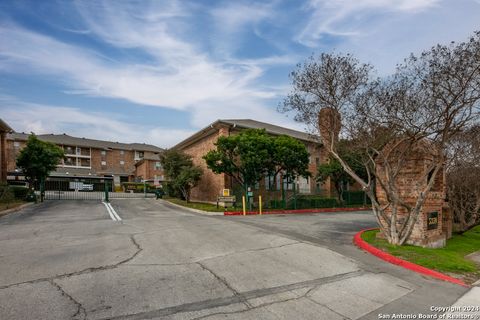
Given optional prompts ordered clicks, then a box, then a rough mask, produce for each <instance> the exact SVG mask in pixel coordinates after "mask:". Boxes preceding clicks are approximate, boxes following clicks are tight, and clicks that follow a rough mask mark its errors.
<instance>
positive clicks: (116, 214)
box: [107, 202, 122, 221]
mask: <svg viewBox="0 0 480 320" xmlns="http://www.w3.org/2000/svg"><path fill="white" fill-rule="evenodd" d="M107 205H108V206H109V207H110V209H111V210H112V213H113V215H114V216H115V218H117V221H122V218H120V216H119V215H118V213H117V211H115V209H113V207H112V204H111V203H110V202H109V203H107Z"/></svg>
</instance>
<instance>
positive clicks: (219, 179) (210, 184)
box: [173, 119, 332, 202]
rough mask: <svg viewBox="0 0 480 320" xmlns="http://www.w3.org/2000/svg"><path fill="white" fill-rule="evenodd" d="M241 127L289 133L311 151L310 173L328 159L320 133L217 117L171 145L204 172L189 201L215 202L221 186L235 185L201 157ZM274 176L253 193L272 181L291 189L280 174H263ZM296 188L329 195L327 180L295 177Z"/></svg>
mask: <svg viewBox="0 0 480 320" xmlns="http://www.w3.org/2000/svg"><path fill="white" fill-rule="evenodd" d="M243 129H265V130H266V132H267V133H269V134H271V135H288V136H291V137H293V138H296V139H298V140H300V141H301V142H303V143H304V144H305V146H306V147H307V150H308V152H309V153H310V165H309V171H310V172H311V173H312V174H315V173H316V172H317V166H318V165H319V164H320V163H323V162H325V161H327V159H328V154H327V152H326V151H325V150H324V148H323V146H322V144H321V142H320V141H319V137H315V136H312V135H310V134H307V133H305V132H300V131H296V130H291V129H287V128H284V127H280V126H276V125H272V124H268V123H264V122H259V121H255V120H250V119H237V120H217V121H215V122H214V123H212V124H210V125H209V126H207V127H206V128H204V129H202V130H200V131H198V132H197V133H195V134H193V135H192V136H190V137H189V138H187V139H185V140H183V141H182V142H180V143H178V144H177V145H176V146H174V147H173V148H174V149H177V150H180V151H183V152H185V153H187V154H189V155H191V156H192V158H193V162H194V163H195V164H196V165H197V166H200V167H201V168H202V169H203V176H202V179H201V181H200V183H199V184H198V186H197V187H195V188H194V189H193V190H192V194H191V199H192V201H204V202H215V201H216V199H217V196H218V195H220V194H221V192H222V190H223V189H231V190H233V189H235V184H234V182H233V181H232V179H231V178H230V177H228V176H227V175H225V174H215V173H213V172H212V171H211V170H210V169H208V168H207V166H206V163H205V161H204V160H203V159H202V157H203V156H204V155H205V154H206V153H207V152H208V151H210V150H212V149H214V148H215V146H214V143H215V142H216V141H217V139H218V137H219V136H229V135H232V134H236V133H238V132H240V131H241V130H243ZM267 179H268V180H270V179H275V181H268V182H266V181H262V182H261V183H260V184H259V186H257V188H258V189H257V192H256V194H257V195H258V194H262V193H265V192H267V191H269V190H268V189H271V187H270V186H271V185H272V182H273V185H274V188H276V189H280V188H282V187H284V188H285V189H288V190H291V189H292V184H288V183H287V184H285V182H284V181H282V178H281V177H266V179H265V180H267ZM295 183H296V190H297V191H298V192H299V193H301V194H322V195H325V196H330V195H331V192H332V191H331V186H330V182H329V181H327V182H326V183H322V184H320V183H317V182H316V181H315V180H314V179H312V178H310V179H305V178H302V177H300V178H298V179H297V180H296V181H295Z"/></svg>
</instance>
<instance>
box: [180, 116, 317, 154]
mask: <svg viewBox="0 0 480 320" xmlns="http://www.w3.org/2000/svg"><path fill="white" fill-rule="evenodd" d="M222 124H223V125H227V126H229V127H230V128H241V129H265V131H266V132H267V133H269V134H272V135H287V136H290V137H293V138H295V139H298V140H302V141H306V142H315V143H321V139H320V137H319V136H315V135H312V134H309V133H306V132H302V131H297V130H293V129H289V128H285V127H281V126H277V125H274V124H271V123H266V122H261V121H257V120H252V119H219V120H217V121H215V122H213V123H212V124H210V125H209V126H207V127H205V128H203V129H202V130H200V131H198V132H197V133H195V134H193V135H192V136H190V137H188V138H187V139H185V140H183V141H181V142H179V143H177V144H176V145H175V146H174V147H173V149H182V148H184V147H186V146H188V145H191V144H193V143H195V142H196V141H197V140H199V139H201V138H204V137H206V136H209V135H210V134H213V133H215V132H216V131H217V130H218V126H219V125H222Z"/></svg>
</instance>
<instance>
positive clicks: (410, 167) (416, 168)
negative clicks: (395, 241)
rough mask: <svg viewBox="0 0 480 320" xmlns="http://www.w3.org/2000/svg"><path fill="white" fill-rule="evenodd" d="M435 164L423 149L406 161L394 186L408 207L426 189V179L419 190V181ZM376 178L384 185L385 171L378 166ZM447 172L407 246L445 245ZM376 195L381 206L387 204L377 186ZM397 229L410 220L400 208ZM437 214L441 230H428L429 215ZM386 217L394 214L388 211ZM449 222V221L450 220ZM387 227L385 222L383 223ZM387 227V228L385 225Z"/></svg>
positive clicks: (437, 181)
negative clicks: (431, 165) (444, 215)
mask: <svg viewBox="0 0 480 320" xmlns="http://www.w3.org/2000/svg"><path fill="white" fill-rule="evenodd" d="M431 161H432V156H431V155H428V154H426V153H424V152H422V151H421V149H414V150H413V151H412V152H411V154H410V155H409V157H408V158H407V159H406V161H405V162H404V163H403V165H402V168H401V170H400V173H399V175H398V178H397V179H396V181H395V186H396V188H397V190H398V193H399V195H400V197H401V199H403V200H404V201H405V202H406V203H407V204H408V205H410V206H414V205H415V203H416V201H417V198H418V195H419V194H418V189H420V190H421V189H422V188H424V186H426V183H427V179H426V178H424V179H423V182H420V188H417V187H416V184H417V183H418V182H419V181H422V177H423V176H424V175H425V172H426V170H427V168H428V165H429V164H430V163H431ZM377 166H378V172H377V174H378V175H379V177H381V179H382V180H383V181H385V171H384V169H383V167H382V166H381V165H379V164H377ZM445 192H446V191H445V172H444V170H441V171H440V172H439V173H438V175H437V177H436V179H435V183H434V186H433V187H432V190H431V191H430V192H429V194H428V196H427V198H426V200H425V203H424V205H423V208H422V210H421V212H420V215H419V217H418V220H417V222H416V223H415V225H414V228H413V231H412V234H411V236H410V239H409V241H408V242H407V243H409V244H414V245H418V246H431V247H441V246H444V245H445V240H446V232H445V230H447V229H448V228H447V226H444V225H443V223H444V218H443V208H444V199H445ZM376 194H377V198H378V201H379V203H380V204H381V205H385V204H386V203H387V199H386V194H385V191H384V190H383V188H381V186H380V185H379V184H378V183H377V188H376ZM397 211H398V213H397V217H398V218H397V219H398V223H397V226H398V227H400V225H401V223H402V222H404V221H405V219H406V218H407V216H408V212H407V210H406V209H405V208H403V207H400V206H398V207H397ZM433 211H436V212H438V226H437V228H435V229H432V230H428V228H427V226H428V223H427V219H428V213H429V212H433ZM385 212H386V214H387V215H391V214H392V208H391V207H389V208H387V209H386V210H385ZM447 221H448V219H447ZM382 222H383V223H384V221H383V220H382ZM385 225H386V224H385Z"/></svg>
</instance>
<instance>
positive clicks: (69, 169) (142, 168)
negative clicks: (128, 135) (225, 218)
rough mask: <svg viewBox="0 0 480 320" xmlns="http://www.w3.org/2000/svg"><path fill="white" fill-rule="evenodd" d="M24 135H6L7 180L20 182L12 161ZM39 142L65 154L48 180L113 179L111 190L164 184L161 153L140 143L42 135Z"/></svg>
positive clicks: (63, 135)
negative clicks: (138, 183)
mask: <svg viewBox="0 0 480 320" xmlns="http://www.w3.org/2000/svg"><path fill="white" fill-rule="evenodd" d="M28 136H29V135H28V134H25V133H17V132H11V133H8V134H6V160H7V161H6V169H7V170H6V171H7V175H8V180H9V181H11V180H20V179H22V174H21V172H20V171H19V170H18V169H17V168H16V164H15V161H16V158H17V156H18V154H19V152H20V150H21V149H22V148H23V147H24V146H25V144H26V141H27V139H28ZM37 137H38V138H39V139H40V140H43V141H48V142H52V143H55V144H56V145H58V146H60V147H61V148H63V150H64V151H65V158H64V159H63V160H62V161H61V163H59V165H58V167H57V169H56V171H54V172H52V173H51V174H50V176H51V177H63V178H65V177H72V178H75V177H77V178H80V177H81V178H91V179H95V178H101V177H113V181H114V184H115V186H119V185H120V184H121V183H122V182H131V181H142V180H143V179H145V180H157V181H159V182H161V181H163V180H164V175H163V170H162V167H161V165H160V157H159V154H160V153H161V152H162V151H163V149H161V148H159V147H156V146H154V145H149V144H144V143H120V142H111V141H102V140H94V139H87V138H79V137H72V136H69V135H67V134H42V135H38V136H37Z"/></svg>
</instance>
